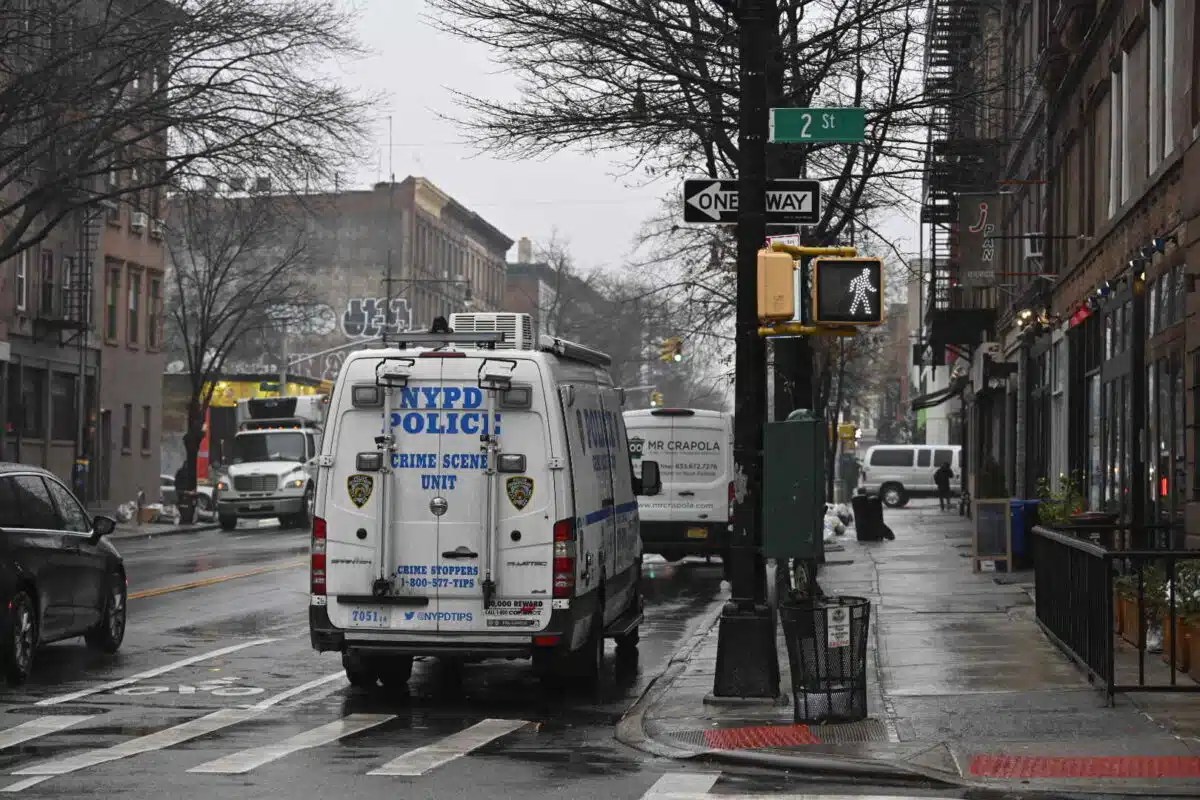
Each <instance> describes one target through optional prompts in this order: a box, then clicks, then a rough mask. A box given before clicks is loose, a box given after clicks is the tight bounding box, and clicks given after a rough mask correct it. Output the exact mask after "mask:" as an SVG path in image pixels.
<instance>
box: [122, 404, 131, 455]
mask: <svg viewBox="0 0 1200 800" xmlns="http://www.w3.org/2000/svg"><path fill="white" fill-rule="evenodd" d="M132 449H133V406H132V405H130V404H129V403H126V404H125V417H124V419H123V420H122V423H121V452H123V453H128V452H129V451H131V450H132Z"/></svg>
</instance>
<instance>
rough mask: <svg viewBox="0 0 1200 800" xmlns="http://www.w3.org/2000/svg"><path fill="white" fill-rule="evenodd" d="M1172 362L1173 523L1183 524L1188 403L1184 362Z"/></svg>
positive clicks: (1173, 360)
mask: <svg viewBox="0 0 1200 800" xmlns="http://www.w3.org/2000/svg"><path fill="white" fill-rule="evenodd" d="M1171 361H1172V364H1171V366H1172V367H1173V372H1174V373H1175V374H1174V375H1173V376H1172V377H1173V380H1172V387H1171V417H1172V418H1173V419H1174V420H1175V426H1174V427H1175V430H1174V433H1175V436H1174V440H1175V441H1174V452H1173V453H1172V455H1173V456H1174V458H1173V461H1174V462H1175V463H1174V467H1175V468H1174V471H1173V473H1172V475H1171V484H1172V486H1171V506H1172V513H1171V517H1172V519H1171V522H1172V524H1180V523H1182V522H1183V509H1184V504H1185V503H1186V502H1187V425H1186V424H1185V422H1184V421H1185V419H1186V416H1185V414H1186V408H1185V405H1186V401H1185V399H1184V394H1183V392H1184V389H1183V363H1182V360H1181V359H1180V358H1179V357H1178V356H1177V357H1175V358H1173V359H1172V360H1171Z"/></svg>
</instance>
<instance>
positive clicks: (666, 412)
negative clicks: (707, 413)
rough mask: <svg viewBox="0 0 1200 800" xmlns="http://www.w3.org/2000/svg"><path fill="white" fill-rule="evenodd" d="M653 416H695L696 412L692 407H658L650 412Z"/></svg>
mask: <svg viewBox="0 0 1200 800" xmlns="http://www.w3.org/2000/svg"><path fill="white" fill-rule="evenodd" d="M650 416H652V417H694V416H696V412H695V411H694V410H692V409H690V408H656V409H654V410H653V411H651V412H650Z"/></svg>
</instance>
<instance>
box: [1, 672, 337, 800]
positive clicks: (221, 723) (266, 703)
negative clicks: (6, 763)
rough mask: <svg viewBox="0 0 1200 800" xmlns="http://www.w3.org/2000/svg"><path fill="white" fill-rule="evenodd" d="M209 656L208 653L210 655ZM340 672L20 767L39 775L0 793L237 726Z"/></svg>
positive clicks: (14, 790)
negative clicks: (251, 702) (249, 702)
mask: <svg viewBox="0 0 1200 800" xmlns="http://www.w3.org/2000/svg"><path fill="white" fill-rule="evenodd" d="M210 655H211V654H210ZM344 677H345V676H344V675H343V674H342V673H341V672H336V673H332V674H330V675H325V676H324V677H321V678H317V679H315V680H311V681H309V682H308V683H304V684H301V685H300V686H296V687H294V688H292V689H288V690H287V691H284V692H280V693H279V694H276V695H273V696H271V697H268V698H267V699H265V700H262V701H261V702H258V703H255V704H254V705H252V706H246V707H244V708H223V709H221V710H220V711H214V712H213V713H211V714H206V715H204V716H203V717H198V718H197V719H193V720H189V721H187V722H183V723H180V724H179V725H174V726H172V727H170V728H164V729H163V730H161V731H156V732H155V733H151V734H147V735H146V736H139V737H137V738H136V739H130V740H129V741H125V742H121V743H120V744H117V745H113V746H112V747H102V748H97V749H95V750H87V751H85V752H82V753H78V754H76V755H73V756H67V757H66V758H59V759H51V760H50V761H43V762H42V763H40V764H34V765H32V766H29V767H25V768H24V769H19V770H16V771H15V772H13V773H12V774H13V775H35V776H41V777H40V778H39V779H38V780H30V781H19V782H17V783H14V784H11V785H9V786H6V787H3V788H0V792H9V793H11V792H19V791H22V790H23V789H27V788H29V787H30V786H34V785H36V784H38V783H41V782H42V781H43V780H46V779H48V778H50V777H53V776H55V775H66V774H67V773H70V772H77V771H79V770H81V769H87V768H88V767H94V766H96V765H98V764H106V763H108V762H110V761H117V760H120V759H122V758H129V757H130V756H136V755H141V754H142V753H149V752H153V751H155V750H162V749H163V748H166V747H174V746H175V745H177V744H182V743H184V742H187V741H191V740H192V739H195V738H198V737H200V736H206V735H208V734H210V733H214V732H216V731H219V730H221V729H222V728H228V727H229V726H231V725H237V724H238V723H239V722H245V721H246V720H250V719H254V718H255V717H258V716H261V715H262V714H265V713H266V712H267V710H268V709H270V708H271V707H272V706H275V705H277V704H278V703H281V702H283V701H284V700H287V699H289V698H291V697H295V696H296V695H297V694H300V693H302V692H305V691H308V690H309V689H312V688H315V687H317V686H321V685H324V684H326V683H330V682H332V681H333V680H335V679H336V678H344Z"/></svg>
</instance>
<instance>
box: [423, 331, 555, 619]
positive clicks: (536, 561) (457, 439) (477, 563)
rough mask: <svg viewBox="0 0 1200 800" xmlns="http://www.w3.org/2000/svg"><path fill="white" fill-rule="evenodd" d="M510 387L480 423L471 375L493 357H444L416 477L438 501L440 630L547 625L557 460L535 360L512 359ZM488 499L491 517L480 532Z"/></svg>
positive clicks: (479, 400) (483, 403)
mask: <svg viewBox="0 0 1200 800" xmlns="http://www.w3.org/2000/svg"><path fill="white" fill-rule="evenodd" d="M494 358H495V360H497V361H501V362H513V361H515V366H514V367H513V369H512V388H511V389H510V390H508V391H507V392H502V391H497V392H495V395H496V396H495V398H494V401H493V402H494V406H493V411H492V418H491V420H489V414H488V408H489V397H488V395H489V392H488V391H487V390H484V389H481V388H480V387H479V375H480V368H481V367H483V366H484V365H485V363H486V362H488V361H491V360H493V359H492V357H486V358H481V357H474V356H469V357H461V358H459V357H453V358H449V357H448V358H443V359H441V361H442V365H443V367H442V370H443V371H442V385H441V394H440V397H439V399H438V402H437V406H438V411H437V414H438V415H439V416H440V422H439V425H438V429H439V433H438V435H437V437H436V441H437V453H438V457H437V463H436V466H435V468H434V469H431V470H428V471H426V472H424V473H423V474H422V481H423V482H424V483H426V484H428V485H431V486H434V487H436V493H437V494H438V495H439V496H440V497H442V498H444V499H445V501H446V509H445V513H444V514H443V515H442V516H441V517H440V519H439V524H438V530H437V547H436V553H435V554H434V558H433V560H432V561H431V562H430V563H431V564H433V565H434V566H433V579H434V585H435V588H436V591H437V597H438V609H439V615H438V620H439V622H438V624H439V630H441V631H452V632H464V633H465V632H475V633H485V632H486V633H499V632H510V633H516V632H522V633H528V632H531V631H538V630H542V629H544V628H545V627H546V626H547V625H548V624H549V623H550V614H551V610H552V609H551V605H552V604H551V602H550V599H551V580H552V576H553V564H552V562H553V550H554V544H553V532H554V522H555V519H554V516H553V511H554V501H553V498H554V496H555V486H554V483H553V481H554V480H555V473H553V472H552V471H551V470H550V460H551V459H552V458H563V457H565V454H564V453H556V452H555V450H554V447H553V443H552V441H551V437H550V425H549V417H548V413H549V412H548V409H547V401H546V396H545V391H544V386H543V381H542V375H541V371H540V369H539V366H538V364H537V362H536V361H533V360H529V359H511V358H509V357H508V354H506V353H503V352H497V354H496V356H495V357H494ZM493 424H494V426H495V430H496V433H497V435H498V438H499V452H498V455H499V457H498V459H497V461H498V463H497V465H496V466H497V468H498V469H501V470H504V471H497V472H496V473H495V474H494V475H493V476H492V477H491V478H489V476H488V470H487V466H488V465H487V458H486V451H485V449H484V447H483V442H482V440H481V436H483V435H486V434H488V433H490V432H491V430H492V425H493ZM489 496H490V497H491V498H492V503H493V505H492V507H493V509H494V510H495V517H496V518H495V519H494V520H493V521H492V525H491V528H490V529H489V527H488V507H487V503H488V501H489ZM489 539H490V542H491V547H492V580H493V582H494V585H495V595H494V599H493V602H492V604H491V605H490V606H489V607H488V608H486V609H485V608H484V580H485V579H486V577H487V574H486V573H487V563H486V561H487V552H488V550H487V547H488V543H489Z"/></svg>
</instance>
